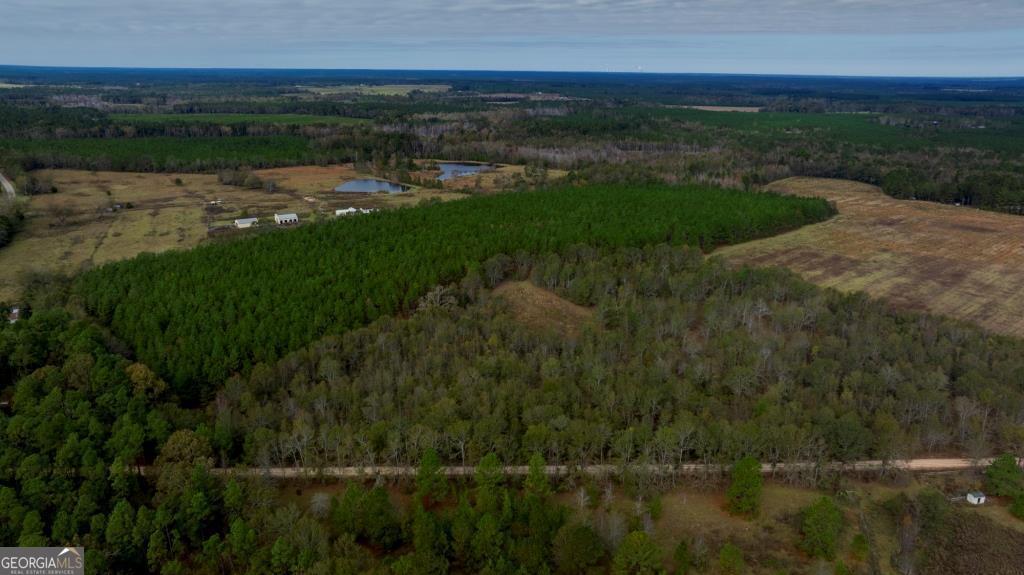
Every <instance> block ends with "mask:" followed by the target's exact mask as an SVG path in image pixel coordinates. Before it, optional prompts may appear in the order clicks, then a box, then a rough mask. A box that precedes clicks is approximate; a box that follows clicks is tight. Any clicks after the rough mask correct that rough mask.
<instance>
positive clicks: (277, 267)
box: [74, 186, 834, 401]
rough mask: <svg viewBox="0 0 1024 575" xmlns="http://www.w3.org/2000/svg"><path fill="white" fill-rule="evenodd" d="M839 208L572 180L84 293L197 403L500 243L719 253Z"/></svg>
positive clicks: (120, 275) (164, 259) (135, 268)
mask: <svg viewBox="0 0 1024 575" xmlns="http://www.w3.org/2000/svg"><path fill="white" fill-rule="evenodd" d="M833 213H834V210H833V208H832V207H831V206H830V205H828V204H827V203H826V202H825V201H823V200H818V199H807V198H797V197H787V196H778V195H775V194H751V193H746V192H741V191H736V190H723V189H718V188H713V187H696V186H691V187H671V186H651V187H643V188H635V187H623V186H583V187H578V186H570V187H562V188H558V189H544V190H540V191H532V192H521V193H508V194H498V195H493V196H478V197H471V198H467V199H464V200H460V201H458V202H449V203H441V204H432V205H426V206H420V207H415V208H408V209H400V210H392V211H387V212H380V213H375V214H372V215H370V216H368V217H362V218H357V219H348V220H342V221H335V222H329V223H323V224H316V225H308V226H304V227H302V228H299V229H297V230H294V231H288V232H279V233H271V234H264V235H261V236H259V237H254V238H251V239H245V240H241V241H237V242H229V243H217V244H210V245H206V246H200V247H199V248H197V249H195V250H192V251H188V252H170V253H165V254H161V255H142V256H139V257H137V258H134V259H132V260H128V261H123V262H116V263H112V264H109V265H105V266H103V267H101V268H98V269H96V270H93V271H89V272H86V273H85V274H83V275H82V276H80V277H79V278H78V279H77V280H76V282H75V287H74V292H75V293H76V294H77V295H79V296H81V298H82V300H83V301H84V304H85V308H86V309H87V310H88V312H89V313H90V314H92V315H93V316H94V317H96V318H98V319H99V320H100V321H101V322H102V323H103V324H105V325H109V326H110V327H111V328H112V329H113V331H114V332H115V333H116V334H117V335H118V336H119V337H121V338H123V339H124V340H125V341H126V342H128V343H129V344H130V345H131V346H132V348H133V349H134V350H135V352H136V353H137V354H138V357H139V358H140V359H142V361H143V362H145V363H146V364H147V365H149V367H151V368H152V369H153V370H155V371H156V372H157V373H159V374H161V375H162V376H164V377H165V378H166V379H167V380H168V382H170V383H171V384H172V385H174V386H176V387H177V388H178V390H179V391H181V392H184V391H185V390H186V389H188V390H189V393H183V394H184V395H185V396H187V397H189V398H190V399H191V400H193V401H196V400H199V399H208V398H209V394H210V393H211V392H212V387H211V385H212V384H216V383H218V382H220V381H223V380H224V379H226V378H227V377H228V376H229V375H231V374H232V373H234V372H236V371H248V369H249V368H251V367H252V365H253V364H255V363H257V362H269V361H273V360H275V359H277V358H279V357H281V356H282V355H283V354H285V353H287V352H289V351H292V350H294V349H297V348H299V347H300V346H302V345H305V344H308V343H310V342H312V341H313V340H315V339H317V338H319V337H321V336H323V335H326V334H328V333H337V332H339V331H342V330H344V329H348V328H352V327H357V326H361V325H364V324H366V323H368V322H370V321H372V320H374V319H376V318H378V317H381V316H387V315H392V314H395V313H400V312H407V311H410V310H411V309H412V308H413V307H414V305H415V303H416V302H417V300H418V299H419V298H420V297H422V296H423V295H424V294H425V293H426V292H427V291H428V290H429V289H431V288H432V287H433V286H435V285H437V284H439V283H445V282H450V281H455V280H457V279H458V278H460V277H462V276H463V275H465V273H466V272H467V271H468V270H471V269H477V268H479V266H480V264H481V263H482V262H483V261H484V260H486V259H487V258H489V257H490V256H493V255H496V254H499V253H509V254H516V253H520V252H522V253H531V252H532V253H545V252H549V251H559V250H561V249H564V248H566V247H568V246H570V245H574V244H580V243H589V244H592V245H595V246H599V247H600V246H609V247H615V246H635V247H640V246H643V245H647V244H654V243H661V242H669V243H672V244H675V245H692V246H698V247H700V248H702V249H707V250H709V249H711V248H713V247H714V246H717V245H722V244H726V243H733V242H737V241H743V240H746V239H752V238H757V237H763V236H767V235H771V234H775V233H779V232H782V231H785V230H789V229H793V228H795V227H799V226H801V225H804V224H808V223H813V222H817V221H821V220H823V219H826V218H828V217H829V216H831V215H832V214H833ZM483 272H484V273H490V270H486V269H485V270H483ZM204 382H205V383H204Z"/></svg>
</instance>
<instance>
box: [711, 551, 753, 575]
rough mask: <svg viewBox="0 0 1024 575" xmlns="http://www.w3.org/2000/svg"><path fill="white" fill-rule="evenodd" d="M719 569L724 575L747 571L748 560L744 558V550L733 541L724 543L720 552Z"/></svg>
mask: <svg viewBox="0 0 1024 575" xmlns="http://www.w3.org/2000/svg"><path fill="white" fill-rule="evenodd" d="M718 570H719V571H721V572H722V573H723V575H740V574H741V573H746V572H747V562H746V561H744V560H743V551H742V550H741V549H740V548H739V547H737V546H735V545H733V544H732V543H726V544H725V545H723V546H722V549H721V550H719V552H718Z"/></svg>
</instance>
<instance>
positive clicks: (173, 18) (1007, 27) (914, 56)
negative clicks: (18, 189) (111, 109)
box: [0, 0, 1024, 76]
mask: <svg viewBox="0 0 1024 575" xmlns="http://www.w3.org/2000/svg"><path fill="white" fill-rule="evenodd" d="M0 64H19V65H44V66H130V67H240V68H377V69H395V68H401V69H465V70H565V71H614V72H623V71H634V72H639V71H644V72H717V73H755V74H827V75H858V76H1024V0H0Z"/></svg>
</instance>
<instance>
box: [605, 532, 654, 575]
mask: <svg viewBox="0 0 1024 575" xmlns="http://www.w3.org/2000/svg"><path fill="white" fill-rule="evenodd" d="M661 571H662V568H661V549H658V545H657V544H656V543H654V541H652V540H651V538H650V537H648V536H647V534H646V533H644V532H643V531H634V532H632V533H630V534H629V535H627V536H626V539H625V540H623V542H622V545H620V546H619V550H618V551H616V553H615V559H614V560H613V561H612V573H613V574H615V575H645V574H648V573H661Z"/></svg>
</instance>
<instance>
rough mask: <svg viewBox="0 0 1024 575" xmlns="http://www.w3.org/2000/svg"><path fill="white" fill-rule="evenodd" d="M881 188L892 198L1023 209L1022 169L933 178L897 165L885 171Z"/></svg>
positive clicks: (1022, 210) (986, 207)
mask: <svg viewBox="0 0 1024 575" xmlns="http://www.w3.org/2000/svg"><path fill="white" fill-rule="evenodd" d="M882 189H883V190H885V192H886V193H887V194H889V195H890V196H893V197H896V198H903V199H911V200H927V201H932V202H941V203H945V204H959V205H964V206H974V207H978V208H985V209H991V210H997V211H1001V212H1008V213H1012V214H1022V213H1024V172H1022V173H1013V172H1000V171H997V170H992V171H987V172H984V173H973V174H970V175H967V176H964V177H958V178H957V180H956V181H946V182H936V181H933V180H931V179H929V178H928V177H926V176H925V175H924V174H923V173H921V172H920V171H918V170H915V169H907V168H897V169H894V170H892V171H891V172H889V173H887V174H885V176H884V178H883V179H882Z"/></svg>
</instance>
